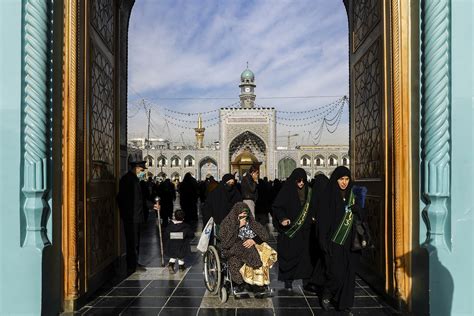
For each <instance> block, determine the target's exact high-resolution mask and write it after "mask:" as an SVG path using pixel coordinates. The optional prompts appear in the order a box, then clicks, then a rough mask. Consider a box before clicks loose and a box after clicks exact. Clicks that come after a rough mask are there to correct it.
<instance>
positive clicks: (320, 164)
mask: <svg viewBox="0 0 474 316" xmlns="http://www.w3.org/2000/svg"><path fill="white" fill-rule="evenodd" d="M324 160H325V158H324V157H323V156H321V155H319V156H317V157H316V159H315V160H314V164H315V165H316V166H317V167H324Z"/></svg>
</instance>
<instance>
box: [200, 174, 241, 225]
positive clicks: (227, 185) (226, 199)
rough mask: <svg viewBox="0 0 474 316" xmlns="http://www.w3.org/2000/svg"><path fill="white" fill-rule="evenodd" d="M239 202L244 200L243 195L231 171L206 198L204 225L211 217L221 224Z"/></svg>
mask: <svg viewBox="0 0 474 316" xmlns="http://www.w3.org/2000/svg"><path fill="white" fill-rule="evenodd" d="M237 202H242V195H241V194H240V192H239V190H237V188H236V187H235V178H234V176H233V175H232V174H230V173H228V174H225V175H224V176H223V177H222V181H221V182H220V183H219V185H218V186H217V188H215V189H214V190H213V191H212V192H211V193H209V196H208V197H207V199H206V204H205V205H204V210H203V220H204V225H206V223H207V221H208V220H209V218H211V217H213V218H214V222H215V223H216V224H218V225H219V224H220V223H221V222H222V220H223V219H224V218H225V217H226V216H227V214H229V212H230V210H231V208H232V207H233V206H234V204H235V203H237Z"/></svg>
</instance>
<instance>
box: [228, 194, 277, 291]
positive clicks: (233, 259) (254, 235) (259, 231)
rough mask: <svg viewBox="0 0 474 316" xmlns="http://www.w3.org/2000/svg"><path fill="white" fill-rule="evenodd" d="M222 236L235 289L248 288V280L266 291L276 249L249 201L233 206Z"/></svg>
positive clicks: (256, 289) (255, 286) (257, 288)
mask: <svg viewBox="0 0 474 316" xmlns="http://www.w3.org/2000/svg"><path fill="white" fill-rule="evenodd" d="M219 238H220V240H221V248H222V251H223V254H224V256H225V257H226V259H227V264H228V267H229V271H230V274H231V277H232V281H233V282H234V284H235V292H236V293H242V292H245V291H246V286H245V283H247V284H250V285H254V288H253V291H254V292H262V291H263V290H264V286H265V285H268V284H270V273H269V269H270V267H271V266H272V265H273V263H274V262H276V252H275V251H274V250H273V249H272V248H270V246H268V245H267V244H266V241H268V239H269V234H268V232H267V230H266V229H265V228H264V227H263V226H262V225H261V224H260V223H258V222H257V221H255V218H254V217H253V215H252V213H251V212H250V208H249V207H248V205H247V204H246V203H243V202H238V203H236V204H235V205H234V206H233V207H232V209H231V211H230V212H229V214H228V215H227V216H226V217H225V218H224V220H223V221H222V223H221V226H220V230H219Z"/></svg>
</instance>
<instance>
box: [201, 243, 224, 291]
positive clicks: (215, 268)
mask: <svg viewBox="0 0 474 316" xmlns="http://www.w3.org/2000/svg"><path fill="white" fill-rule="evenodd" d="M204 283H205V285H206V289H207V290H208V291H209V292H210V293H211V294H213V295H216V294H217V293H218V292H219V290H220V288H221V285H222V270H221V260H220V258H219V252H218V251H217V249H216V247H214V246H212V245H211V246H209V248H208V249H207V251H206V253H205V254H204Z"/></svg>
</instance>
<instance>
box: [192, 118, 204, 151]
mask: <svg viewBox="0 0 474 316" xmlns="http://www.w3.org/2000/svg"><path fill="white" fill-rule="evenodd" d="M194 130H195V131H196V145H197V148H198V149H200V148H204V131H205V130H206V129H205V128H204V127H202V118H201V113H199V116H198V126H197V128H195V129H194Z"/></svg>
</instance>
